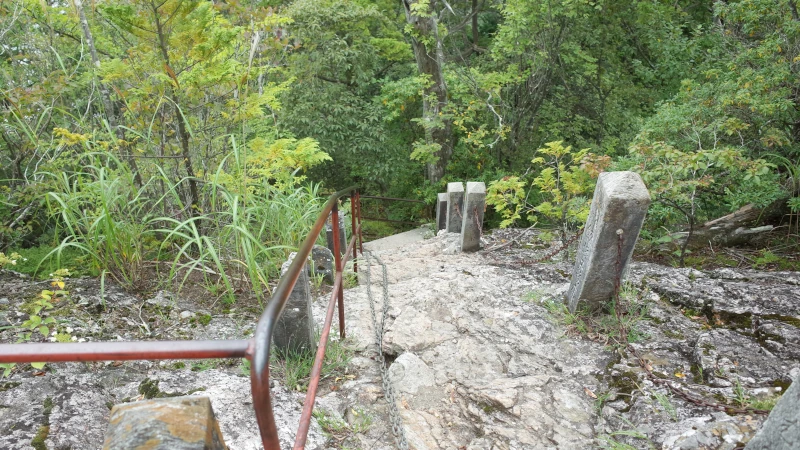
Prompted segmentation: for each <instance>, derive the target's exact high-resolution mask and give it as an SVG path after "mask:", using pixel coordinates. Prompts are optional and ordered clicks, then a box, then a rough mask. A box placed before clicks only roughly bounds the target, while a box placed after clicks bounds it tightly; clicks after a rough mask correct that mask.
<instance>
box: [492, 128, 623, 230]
mask: <svg viewBox="0 0 800 450" xmlns="http://www.w3.org/2000/svg"><path fill="white" fill-rule="evenodd" d="M536 152H537V154H538V155H541V156H537V157H535V158H534V159H533V160H532V161H531V163H532V164H533V165H534V167H538V168H540V170H539V174H538V175H537V176H536V177H535V178H534V179H533V182H532V183H531V184H532V186H531V187H532V188H535V189H533V190H534V191H536V192H537V195H536V196H537V197H538V198H540V199H541V202H540V203H539V204H538V205H531V204H529V203H528V197H529V196H530V193H528V194H526V193H525V186H526V183H525V182H523V181H522V180H521V179H520V178H519V177H516V176H512V177H505V178H503V179H501V180H497V181H493V182H492V183H491V184H490V185H489V189H488V191H487V195H486V203H487V204H490V205H494V208H495V211H497V212H498V213H499V214H500V216H501V217H503V221H502V222H501V224H500V226H501V227H503V228H504V227H507V226H510V225H511V224H513V223H514V222H515V221H517V220H519V219H521V218H522V215H523V214H525V215H526V219H527V220H528V221H531V222H534V223H536V222H539V221H541V220H546V221H550V222H553V223H556V224H558V225H559V227H562V228H565V229H566V228H570V227H572V228H574V227H579V226H581V225H582V224H583V223H584V222H585V221H586V218H587V216H588V215H589V203H590V195H591V192H592V190H593V189H594V185H595V183H596V178H597V175H598V174H599V173H600V172H601V171H602V170H604V169H605V168H606V167H607V165H608V163H609V161H610V159H609V158H608V157H597V156H595V155H593V154H591V153H589V149H588V148H587V149H583V150H579V151H577V152H573V150H572V146H566V147H565V146H564V145H563V141H554V142H548V143H547V144H545V146H544V147H543V148H540V149H538V150H537V151H536Z"/></svg>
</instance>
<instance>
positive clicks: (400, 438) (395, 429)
mask: <svg viewBox="0 0 800 450" xmlns="http://www.w3.org/2000/svg"><path fill="white" fill-rule="evenodd" d="M364 254H365V255H366V257H367V264H366V271H365V276H366V279H367V280H366V281H367V298H368V299H369V312H370V314H371V315H372V329H373V330H374V331H375V345H376V346H377V348H378V364H380V368H381V381H382V383H383V392H384V398H385V399H386V402H387V403H388V404H389V419H390V422H391V424H392V433H393V434H394V440H395V443H396V444H397V447H398V448H399V449H400V450H408V441H406V436H405V432H404V429H403V422H402V420H401V418H400V411H399V410H398V409H397V398H396V396H395V393H394V387H393V386H392V383H391V380H389V373H388V369H389V368H388V367H387V365H386V358H385V357H384V356H383V330H384V326H385V325H386V316H387V315H388V314H389V279H388V277H387V275H386V264H384V263H383V261H381V260H380V258H378V257H377V256H374V255H373V254H372V253H371V252H364ZM370 258H375V261H376V262H377V263H378V264H379V265H380V266H381V271H382V278H383V280H382V282H383V311H382V314H381V320H380V325H379V324H378V319H377V317H376V315H375V300H374V299H373V297H372V270H371V266H372V264H371V262H370Z"/></svg>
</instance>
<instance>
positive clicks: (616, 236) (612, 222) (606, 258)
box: [567, 172, 650, 312]
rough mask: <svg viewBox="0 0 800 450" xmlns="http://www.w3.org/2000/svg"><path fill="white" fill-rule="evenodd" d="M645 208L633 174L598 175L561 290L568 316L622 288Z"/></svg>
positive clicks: (645, 194)
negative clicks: (567, 279) (565, 287)
mask: <svg viewBox="0 0 800 450" xmlns="http://www.w3.org/2000/svg"><path fill="white" fill-rule="evenodd" d="M649 205H650V193H649V192H648V191H647V187H645V185H644V182H643V181H642V178H641V177H640V176H639V174H637V173H634V172H604V173H601V174H600V177H599V178H598V179H597V187H596V188H595V190H594V197H593V198H592V206H591V209H590V210H589V218H588V219H587V220H586V226H585V227H584V229H583V236H581V242H580V245H579V246H578V256H577V258H576V260H575V267H574V268H573V269H572V282H571V283H570V285H569V291H567V305H568V306H569V310H570V311H571V312H575V308H576V307H577V306H578V302H579V301H586V302H587V303H588V304H589V307H590V309H597V308H599V307H600V306H601V305H602V304H603V303H604V302H606V301H608V300H610V299H611V297H613V296H614V290H615V288H616V286H619V285H621V284H622V279H621V278H623V277H624V274H625V269H626V267H627V265H628V260H630V257H631V255H632V254H633V247H634V245H635V244H636V239H637V238H638V237H639V231H640V230H641V229H642V224H643V223H644V216H645V214H646V213H647V207H648V206H649ZM617 283H619V284H617Z"/></svg>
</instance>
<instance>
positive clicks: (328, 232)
mask: <svg viewBox="0 0 800 450" xmlns="http://www.w3.org/2000/svg"><path fill="white" fill-rule="evenodd" d="M332 217H333V214H331V215H329V216H328V221H327V222H326V223H325V238H326V241H325V242H326V245H327V247H328V250H330V251H331V253H333V219H332ZM345 234H346V233H345V227H344V214H342V211H339V254H340V255H344V252H346V251H347V236H345Z"/></svg>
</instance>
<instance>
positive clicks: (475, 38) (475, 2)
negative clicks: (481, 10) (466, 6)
mask: <svg viewBox="0 0 800 450" xmlns="http://www.w3.org/2000/svg"><path fill="white" fill-rule="evenodd" d="M472 48H473V50H477V48H478V0H472Z"/></svg>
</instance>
